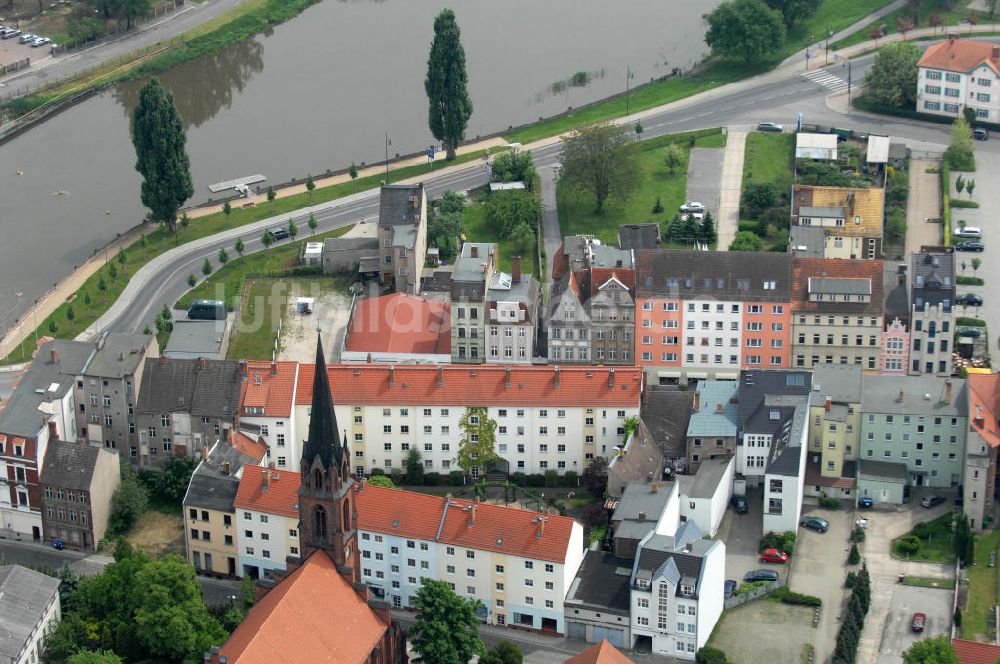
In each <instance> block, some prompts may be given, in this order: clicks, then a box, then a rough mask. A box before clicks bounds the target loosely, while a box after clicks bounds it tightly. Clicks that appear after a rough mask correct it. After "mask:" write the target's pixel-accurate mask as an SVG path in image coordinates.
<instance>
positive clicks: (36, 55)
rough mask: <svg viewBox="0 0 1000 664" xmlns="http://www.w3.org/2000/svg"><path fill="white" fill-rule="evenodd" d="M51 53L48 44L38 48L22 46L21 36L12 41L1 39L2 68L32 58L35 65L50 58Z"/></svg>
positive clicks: (0, 56) (11, 39)
mask: <svg viewBox="0 0 1000 664" xmlns="http://www.w3.org/2000/svg"><path fill="white" fill-rule="evenodd" d="M51 52H52V49H51V47H50V45H48V44H46V45H44V46H39V47H37V48H34V47H32V46H31V44H22V43H21V37H20V35H18V36H16V37H11V38H10V39H0V66H6V65H9V64H12V63H14V62H17V61H18V60H23V59H25V58H31V61H32V62H33V63H35V62H38V61H39V60H41V59H42V58H47V57H49V56H50V54H51Z"/></svg>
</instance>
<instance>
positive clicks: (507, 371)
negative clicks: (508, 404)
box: [503, 367, 559, 390]
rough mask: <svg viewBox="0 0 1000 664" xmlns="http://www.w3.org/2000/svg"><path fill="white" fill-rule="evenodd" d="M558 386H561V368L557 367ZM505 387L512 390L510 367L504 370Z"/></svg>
mask: <svg viewBox="0 0 1000 664" xmlns="http://www.w3.org/2000/svg"><path fill="white" fill-rule="evenodd" d="M556 385H559V367H556ZM503 386H504V387H506V388H507V389H508V390H509V389H510V367H505V368H504V370H503Z"/></svg>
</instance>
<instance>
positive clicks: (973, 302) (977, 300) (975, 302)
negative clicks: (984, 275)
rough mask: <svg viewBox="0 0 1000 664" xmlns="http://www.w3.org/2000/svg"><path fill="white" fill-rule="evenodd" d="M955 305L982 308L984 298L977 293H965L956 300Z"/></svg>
mask: <svg viewBox="0 0 1000 664" xmlns="http://www.w3.org/2000/svg"><path fill="white" fill-rule="evenodd" d="M955 304H961V305H964V306H966V307H981V306H983V298H981V297H979V296H978V295H976V294H975V293H963V294H962V295H959V296H958V297H956V298H955Z"/></svg>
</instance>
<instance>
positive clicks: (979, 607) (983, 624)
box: [961, 531, 1000, 639]
mask: <svg viewBox="0 0 1000 664" xmlns="http://www.w3.org/2000/svg"><path fill="white" fill-rule="evenodd" d="M997 547H1000V531H993V532H991V533H989V534H988V535H981V536H978V537H977V538H976V564H975V565H973V566H972V567H969V568H967V569H966V570H965V572H966V574H967V575H968V577H969V588H968V591H969V592H968V597H967V599H966V602H965V610H964V611H963V612H962V628H961V633H962V638H965V639H975V638H976V636H977V635H980V636H983V637H987V636H988V637H989V638H991V639H992V638H993V627H992V626H991V625H992V621H993V605H995V604H996V603H997V599H998V592H997V591H998V588H997V570H998V569H1000V568H997V567H990V554H991V553H993V552H994V551H996V550H997Z"/></svg>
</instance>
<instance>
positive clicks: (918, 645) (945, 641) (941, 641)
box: [903, 636, 961, 664]
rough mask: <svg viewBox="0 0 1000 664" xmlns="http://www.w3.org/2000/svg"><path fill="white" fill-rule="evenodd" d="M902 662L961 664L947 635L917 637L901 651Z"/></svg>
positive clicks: (904, 663)
mask: <svg viewBox="0 0 1000 664" xmlns="http://www.w3.org/2000/svg"><path fill="white" fill-rule="evenodd" d="M903 664H961V663H960V662H959V659H958V655H957V654H955V648H954V647H953V646H952V645H951V640H950V639H949V638H948V637H947V636H935V637H934V638H930V639H919V640H917V641H916V642H914V644H913V645H912V646H910V647H909V648H908V649H907V650H906V651H905V652H904V653H903Z"/></svg>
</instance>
